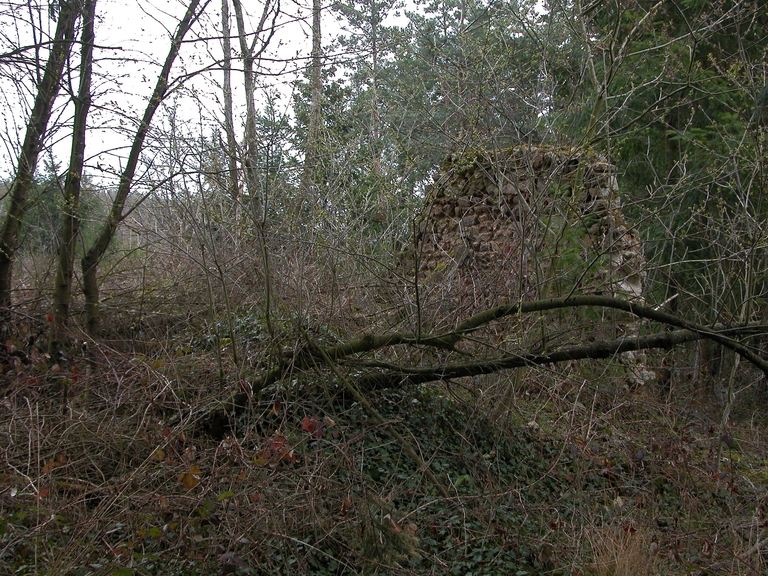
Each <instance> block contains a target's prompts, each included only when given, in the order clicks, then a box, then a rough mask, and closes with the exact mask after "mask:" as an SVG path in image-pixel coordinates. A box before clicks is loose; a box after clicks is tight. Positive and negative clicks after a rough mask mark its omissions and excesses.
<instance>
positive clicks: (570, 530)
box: [0, 334, 768, 576]
mask: <svg viewBox="0 0 768 576" xmlns="http://www.w3.org/2000/svg"><path fill="white" fill-rule="evenodd" d="M329 338H330V336H329ZM257 341H258V338H257V339H255V340H254V342H257ZM145 352H147V350H145ZM225 353H226V351H225ZM214 355H215V351H212V350H211V347H210V346H209V345H208V344H207V343H206V342H205V341H202V340H200V339H198V340H197V341H194V340H190V345H189V346H187V345H184V346H163V345H157V346H155V347H154V348H153V349H151V350H150V351H149V352H147V353H141V354H138V353H124V352H119V351H117V350H115V349H108V348H106V347H105V346H104V345H101V346H99V347H96V348H93V347H91V349H89V350H88V351H87V352H82V353H81V354H80V355H75V356H73V357H71V358H70V359H69V361H68V362H67V363H66V364H63V365H53V366H51V365H50V362H48V361H47V360H48V359H47V358H46V357H45V355H44V354H42V353H41V352H40V351H38V350H37V349H36V348H35V346H34V344H33V343H31V341H30V339H28V338H26V339H25V334H19V335H18V336H17V337H14V338H10V339H8V340H7V342H6V343H5V348H4V351H3V359H2V362H3V379H4V380H3V398H2V403H1V404H0V445H1V446H2V459H3V466H2V473H1V475H0V570H1V571H2V572H3V573H9V574H11V573H14V574H72V575H86V574H115V575H125V574H147V575H148V574H267V573H269V574H298V573H307V574H319V575H322V574H328V575H330V574H456V575H462V576H464V575H470V574H487V575H495V574H498V575H509V574H513V575H520V576H522V575H525V574H562V575H571V576H577V575H587V574H590V575H596V576H602V575H623V574H627V575H629V574H633V575H634V574H637V575H642V574H649V575H650V574H745V575H746V574H762V573H764V571H765V569H766V566H768V558H766V557H765V548H766V545H765V538H766V517H765V505H766V491H765V489H766V485H768V451H767V450H766V446H767V444H766V442H765V433H764V427H763V426H764V420H763V421H761V420H760V419H759V418H758V417H756V416H755V414H758V413H757V412H754V411H753V412H751V414H752V416H750V417H747V416H744V415H749V414H750V412H749V411H748V410H747V408H746V407H742V409H741V413H742V414H743V415H742V416H741V420H740V422H739V423H736V424H735V425H734V426H733V427H732V429H730V430H729V432H728V435H727V436H726V437H723V436H722V434H721V430H720V428H719V427H718V425H717V414H718V413H717V410H716V406H714V405H713V404H712V403H709V404H708V403H707V402H706V401H704V400H700V401H697V402H692V401H691V398H694V397H697V396H699V397H700V396H701V391H700V389H698V388H697V387H698V386H700V385H699V384H697V383H695V382H692V381H687V380H686V379H685V378H684V377H682V376H681V377H680V378H678V379H677V380H676V381H675V386H676V387H675V388H674V389H671V390H655V389H654V390H652V389H634V390H629V389H627V388H626V386H625V385H624V384H623V383H622V382H620V381H619V379H618V378H615V375H613V373H612V372H611V371H610V370H609V369H607V368H606V367H605V366H603V365H600V364H598V363H594V364H590V365H586V366H584V367H582V368H579V369H573V368H570V369H568V370H562V371H560V372H554V371H543V370H542V371H533V370H527V371H521V372H519V373H517V374H512V375H510V374H505V375H502V376H500V377H495V378H491V377H488V378H481V379H474V380H466V381H461V382H447V383H442V384H439V385H425V386H422V387H418V388H404V389H396V390H388V391H380V392H377V393H370V394H368V398H369V400H370V401H371V402H372V403H373V404H374V405H375V406H376V408H377V410H378V411H379V412H380V414H382V415H383V416H384V418H385V423H381V422H379V421H378V420H376V419H375V418H374V417H373V416H372V415H371V414H370V413H368V411H367V410H366V409H365V408H364V407H363V406H362V405H361V404H359V403H357V402H355V401H353V400H351V399H350V398H349V397H348V396H346V395H344V394H341V393H340V392H339V390H340V388H339V387H338V386H337V385H336V384H335V383H334V382H333V381H331V379H330V378H329V377H328V375H327V374H326V373H324V372H320V371H317V370H316V371H314V372H312V371H310V372H307V373H302V374H296V375H295V377H294V378H293V379H292V380H290V381H284V382H280V383H278V384H277V385H275V386H273V387H271V388H269V389H268V390H267V391H266V392H265V393H263V394H262V395H261V396H260V397H259V398H253V399H252V402H251V404H250V405H249V406H248V407H247V408H246V410H244V411H243V412H242V413H241V415H240V416H239V417H238V418H237V420H236V421H234V422H231V423H230V427H229V429H228V432H227V434H225V435H223V436H221V437H212V436H211V435H210V434H209V433H207V432H206V429H205V428H204V427H201V422H203V421H204V419H205V417H206V414H208V413H209V410H210V409H211V408H215V407H216V406H218V402H220V399H221V398H222V390H221V388H220V386H221V383H220V382H219V381H218V379H217V374H218V369H217V362H216V360H215V359H214ZM225 360H226V361H227V362H231V358H230V357H229V356H227V357H226V358H225ZM601 366H602V367H601ZM226 367H227V369H228V373H233V372H234V371H233V370H232V366H231V365H229V364H228V365H227V366H226ZM253 370H254V371H256V370H258V366H256V367H254V368H253ZM596 373H599V374H600V375H601V377H600V378H594V377H593V376H594V374H596ZM585 376H587V377H586V378H585ZM247 377H248V376H247V374H245V375H244V376H243V378H247ZM241 384H242V382H238V381H227V382H226V385H227V386H228V387H233V388H237V387H238V386H240V385H241ZM707 408H709V410H708V409H707ZM392 430H397V431H398V432H399V433H400V434H401V435H402V436H403V437H405V438H406V440H407V441H408V442H409V443H410V444H411V446H412V447H413V448H414V449H415V450H416V452H417V453H418V454H419V455H420V457H421V459H422V460H423V461H424V462H425V463H426V465H428V466H429V467H430V469H431V470H432V472H434V474H435V475H436V476H437V477H438V479H439V480H440V481H441V482H442V483H443V485H444V486H446V487H447V488H448V490H449V495H450V497H449V498H447V499H446V498H444V497H443V496H441V495H440V491H439V490H438V489H437V487H436V486H435V485H433V483H432V482H430V480H429V479H428V477H427V476H426V475H425V474H424V470H423V469H422V468H420V466H419V464H418V463H417V462H415V461H414V460H413V459H412V458H411V457H409V456H408V455H407V454H406V453H405V452H404V451H403V448H402V446H401V445H400V444H398V442H396V441H395V438H394V437H393V435H392V434H391V431H392ZM718 458H719V459H720V460H719V461H718Z"/></svg>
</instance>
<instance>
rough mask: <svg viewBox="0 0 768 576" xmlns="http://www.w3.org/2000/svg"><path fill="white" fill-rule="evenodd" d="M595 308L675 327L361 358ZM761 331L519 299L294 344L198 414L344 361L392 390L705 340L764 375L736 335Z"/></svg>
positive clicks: (607, 301)
mask: <svg viewBox="0 0 768 576" xmlns="http://www.w3.org/2000/svg"><path fill="white" fill-rule="evenodd" d="M581 307H602V308H613V309H618V310H623V311H626V312H629V313H631V314H633V315H634V316H637V317H638V318H644V319H647V320H651V321H653V322H656V323H659V324H662V325H664V326H667V327H675V328H678V330H668V329H667V330H664V331H661V332H658V333H655V334H650V335H644V336H633V337H622V338H617V339H614V340H605V341H595V342H590V343H588V344H583V345H575V346H566V347H563V348H560V349H559V350H555V351H551V352H545V351H535V352H534V351H521V352H518V353H511V352H505V353H502V354H500V355H499V356H497V357H493V358H483V359H479V360H471V361H468V362H462V363H452V364H441V365H439V366H406V365H397V364H392V363H388V362H377V361H366V360H365V359H364V358H361V357H360V356H361V355H363V354H366V353H369V352H373V351H376V350H380V349H384V348H388V347H392V346H402V345H406V346H419V347H430V348H435V349H440V350H449V351H452V350H456V345H457V344H458V343H459V342H461V341H462V340H463V339H465V338H467V337H468V336H469V335H471V334H472V333H474V332H476V331H477V330H479V329H480V328H482V327H484V326H487V325H489V324H490V323H492V322H494V321H497V320H500V319H502V318H505V317H510V316H515V315H520V314H528V313H532V312H544V311H549V310H557V309H562V308H581ZM766 333H768V327H766V326H763V325H748V326H738V327H724V326H719V325H717V326H712V327H708V326H702V325H699V324H695V323H692V322H688V321H687V320H684V319H682V318H679V317H677V316H674V315H672V314H668V313H666V312H661V311H659V310H656V309H654V308H650V307H647V306H642V305H639V304H635V303H632V302H628V301H626V300H622V299H619V298H612V297H609V296H574V297H571V298H564V299H553V300H540V301H535V302H520V303H517V304H511V305H506V306H498V307H495V308H491V309H488V310H485V311H483V312H480V313H478V314H475V315H474V316H471V317H470V318H468V319H466V320H465V321H463V322H461V323H460V324H459V325H458V326H457V327H456V329H455V330H452V331H450V332H446V333H443V334H439V335H431V336H418V335H413V334H403V333H392V334H381V335H374V334H367V335H364V336H361V337H359V338H356V339H354V340H350V341H348V342H345V343H342V344H338V345H336V346H330V347H327V348H322V349H320V348H319V347H318V345H317V344H315V343H312V344H311V345H309V346H305V347H304V348H301V349H300V350H299V352H298V353H295V354H284V355H283V356H282V357H281V358H279V359H278V360H277V361H276V362H275V363H274V367H273V368H272V369H270V370H267V371H266V372H264V373H263V375H262V376H261V377H260V378H258V379H256V380H255V381H253V382H251V383H250V388H251V389H250V390H248V391H241V392H239V393H237V394H235V395H233V396H232V397H231V398H230V399H229V400H228V401H226V402H224V403H223V404H222V405H221V406H220V407H218V408H216V409H214V410H212V411H209V413H208V414H207V416H206V418H205V419H210V420H216V421H218V422H221V421H222V420H226V419H228V418H229V417H231V416H236V415H237V414H239V413H241V412H242V411H243V410H244V409H245V407H246V406H247V405H248V402H249V400H250V399H251V398H253V397H254V396H258V395H259V394H260V392H261V391H262V390H264V389H265V388H266V387H268V386H270V385H272V384H274V383H275V382H277V381H279V380H280V379H282V378H283V377H284V376H286V375H287V374H289V373H290V372H291V371H294V370H300V371H301V370H308V369H311V368H315V367H321V366H324V365H326V364H327V362H328V361H332V362H337V361H344V360H346V364H347V366H348V367H353V368H354V369H355V370H356V371H357V374H356V376H355V384H356V386H357V389H358V390H360V392H362V393H365V392H368V391H372V390H381V389H386V388H395V387H402V386H409V385H415V384H424V383H427V382H434V381H437V380H449V379H452V378H462V377H467V376H479V375H483V374H492V373H495V372H499V371H502V370H511V369H516V368H522V367H526V366H544V365H549V364H557V363H560V362H569V361H573V360H585V359H604V358H610V357H612V356H616V355H619V354H622V353H624V352H632V351H637V350H648V349H654V348H655V349H658V348H661V349H670V348H673V347H675V346H678V345H680V344H684V343H686V342H692V341H695V340H701V339H709V340H712V341H714V342H717V343H718V344H721V345H722V346H724V347H726V348H729V349H730V350H733V351H734V352H736V353H737V354H739V355H741V356H742V357H743V358H745V359H746V360H748V361H749V362H751V363H752V364H754V365H755V366H756V367H758V368H759V369H760V370H762V371H763V372H764V373H766V374H768V362H767V361H766V360H764V359H763V358H761V357H760V356H759V355H757V354H756V353H754V352H753V351H752V350H750V349H749V347H748V346H746V345H745V344H744V343H742V342H741V341H739V340H737V338H738V337H745V336H754V335H759V334H766Z"/></svg>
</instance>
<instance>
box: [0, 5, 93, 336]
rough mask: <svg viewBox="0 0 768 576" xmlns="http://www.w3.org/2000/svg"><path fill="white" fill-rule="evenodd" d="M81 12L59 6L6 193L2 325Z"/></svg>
mask: <svg viewBox="0 0 768 576" xmlns="http://www.w3.org/2000/svg"><path fill="white" fill-rule="evenodd" d="M80 8H81V5H80V1H79V0H69V1H62V2H61V11H60V12H59V20H58V23H57V24H56V32H55V33H54V37H53V42H52V45H51V51H50V54H49V56H48V62H47V63H46V65H45V73H44V74H43V79H42V80H41V82H40V84H39V86H38V88H37V95H36V97H35V103H34V106H33V108H32V115H31V116H30V118H29V122H28V123H27V131H26V134H25V135H24V144H23V145H22V148H21V154H19V159H18V167H17V169H16V177H15V178H14V180H13V183H12V184H11V189H10V192H9V196H10V204H9V206H8V213H7V214H6V216H5V221H4V222H3V227H2V230H0V315H2V320H3V321H4V322H7V321H8V320H9V319H10V309H11V283H12V275H13V261H14V256H15V254H16V250H17V249H18V247H19V232H20V230H21V223H22V221H23V220H24V215H25V214H26V211H27V207H28V200H29V194H30V192H31V190H32V187H33V186H34V177H35V169H36V168H37V160H38V157H39V155H40V149H41V147H42V144H43V141H44V140H45V135H46V131H47V130H48V123H49V122H50V119H51V110H52V109H53V103H54V102H55V100H56V97H57V96H58V94H59V88H60V84H61V77H62V73H63V70H64V64H65V62H66V60H67V56H68V55H69V53H70V50H71V49H72V42H73V39H74V35H75V23H76V21H77V17H78V16H79V14H80Z"/></svg>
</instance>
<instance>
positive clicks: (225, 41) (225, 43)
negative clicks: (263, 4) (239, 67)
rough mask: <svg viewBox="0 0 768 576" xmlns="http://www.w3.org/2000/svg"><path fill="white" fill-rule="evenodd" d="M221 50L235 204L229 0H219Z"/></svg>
mask: <svg viewBox="0 0 768 576" xmlns="http://www.w3.org/2000/svg"><path fill="white" fill-rule="evenodd" d="M221 29H222V49H223V51H224V61H223V68H224V131H225V132H226V133H227V170H228V172H229V173H228V177H229V178H228V179H229V182H228V186H229V193H230V194H231V195H232V197H233V198H234V199H235V203H236V204H237V203H238V201H239V200H240V182H239V179H238V177H237V140H236V139H235V120H234V112H233V105H232V46H231V42H230V29H229V0H221Z"/></svg>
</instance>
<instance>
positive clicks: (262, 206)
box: [232, 0, 280, 334]
mask: <svg viewBox="0 0 768 576" xmlns="http://www.w3.org/2000/svg"><path fill="white" fill-rule="evenodd" d="M232 6H233V7H234V9H235V19H236V21H237V36H238V40H239V42H240V54H241V58H242V60H243V82H244V86H245V98H246V101H245V102H246V107H245V110H246V112H245V113H246V118H245V154H244V158H243V168H244V171H245V184H246V187H247V189H248V194H249V196H250V204H251V214H252V217H253V223H254V227H255V229H256V235H257V238H258V242H259V248H260V250H261V257H262V262H263V266H264V270H263V272H264V306H263V309H264V318H265V320H266V325H267V330H268V331H269V333H270V334H272V333H273V331H272V320H271V316H272V314H271V308H272V304H271V301H272V284H271V280H270V275H271V273H270V261H269V251H268V250H267V241H266V231H265V227H266V215H267V200H268V199H267V197H266V196H264V197H262V191H261V190H260V189H259V178H258V172H257V162H258V154H257V149H256V144H257V142H256V104H255V102H254V100H253V93H254V91H255V85H254V71H253V66H254V63H255V62H256V60H257V59H258V58H259V57H261V55H262V54H263V53H264V50H265V49H266V48H267V45H268V44H269V42H270V40H271V39H272V36H273V35H274V33H275V20H276V18H277V15H278V14H279V10H280V3H279V2H276V3H275V4H274V5H273V4H271V3H270V0H266V1H265V3H264V8H263V10H262V13H261V18H260V20H259V24H258V25H257V27H256V30H255V31H254V32H253V42H251V45H250V46H249V45H248V41H247V37H248V36H247V34H246V31H245V18H244V16H243V7H242V4H241V3H240V0H232ZM270 14H272V23H271V25H270V26H269V34H268V35H267V37H266V38H261V35H262V33H263V32H264V30H266V29H267V28H266V22H267V19H268V18H269V16H270ZM259 39H261V46H259V47H258V50H257V49H256V48H257V46H256V42H257V41H259Z"/></svg>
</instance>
